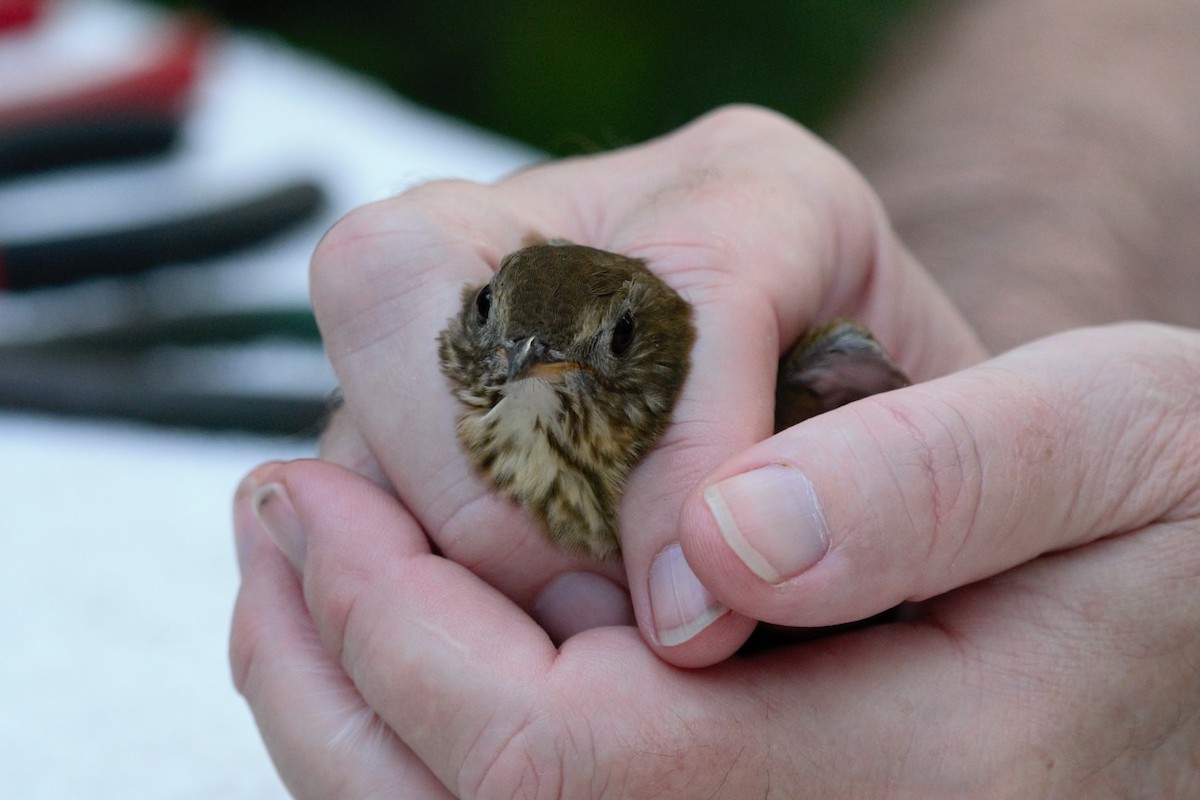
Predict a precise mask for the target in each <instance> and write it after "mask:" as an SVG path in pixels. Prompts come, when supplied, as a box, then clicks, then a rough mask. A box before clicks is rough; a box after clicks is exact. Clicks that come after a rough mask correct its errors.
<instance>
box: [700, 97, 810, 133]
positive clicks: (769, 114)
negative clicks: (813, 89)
mask: <svg viewBox="0 0 1200 800" xmlns="http://www.w3.org/2000/svg"><path fill="white" fill-rule="evenodd" d="M696 127H697V129H699V130H702V131H704V132H705V133H707V134H710V135H717V136H720V137H726V136H733V137H750V138H754V137H758V136H761V135H763V134H779V133H787V134H795V133H796V132H798V131H801V130H803V128H802V127H801V126H800V125H799V124H798V123H797V122H795V121H794V120H792V119H791V118H790V117H787V116H785V115H783V114H781V113H779V112H777V111H773V110H771V109H768V108H764V107H762V106H756V105H752V104H748V103H731V104H728V105H724V106H720V107H718V108H716V109H714V110H713V111H710V112H708V113H707V114H705V115H704V116H702V117H700V118H699V120H697V122H696Z"/></svg>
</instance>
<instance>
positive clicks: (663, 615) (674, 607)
mask: <svg viewBox="0 0 1200 800" xmlns="http://www.w3.org/2000/svg"><path fill="white" fill-rule="evenodd" d="M728 611H729V609H727V608H725V606H723V605H721V604H720V603H718V602H717V600H716V598H715V597H713V596H712V594H711V593H710V592H709V591H708V589H705V588H704V584H702V583H700V579H699V578H697V577H696V573H694V572H692V568H691V567H689V566H688V563H687V559H686V558H684V557H683V550H682V548H680V546H679V545H678V544H672V545H668V546H667V547H666V548H664V549H663V550H662V551H661V552H660V553H659V554H658V555H656V556H655V557H654V561H652V562H651V563H650V613H651V614H652V615H653V617H654V633H655V636H656V637H657V638H658V643H659V644H661V645H662V646H664V647H674V646H676V645H679V644H683V643H684V642H686V641H688V640H689V639H692V638H693V637H695V636H696V634H698V633H700V631H702V630H704V629H705V628H707V627H708V626H709V625H711V624H712V623H713V622H715V621H716V620H718V619H720V618H721V617H723V616H724V615H725V614H726V613H727V612H728Z"/></svg>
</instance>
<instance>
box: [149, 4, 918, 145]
mask: <svg viewBox="0 0 1200 800" xmlns="http://www.w3.org/2000/svg"><path fill="white" fill-rule="evenodd" d="M158 1H159V3H160V4H161V5H167V6H173V7H186V8H192V9H197V8H198V9H200V10H202V11H204V12H206V13H207V14H209V15H210V16H212V17H214V18H216V19H217V20H219V21H221V22H223V23H225V24H228V25H232V26H238V27H244V28H251V29H258V30H264V31H269V32H272V33H275V34H278V35H279V36H282V37H283V38H284V39H286V40H287V41H289V42H291V43H292V44H294V45H297V46H299V47H302V48H304V49H307V50H311V51H315V52H318V53H321V54H323V55H325V56H327V57H329V58H331V59H333V60H335V61H337V62H340V63H342V64H345V65H346V66H349V67H351V68H353V69H355V70H358V71H360V72H364V73H367V74H370V75H373V76H375V77H376V78H378V79H380V80H381V81H383V82H384V83H386V84H388V85H389V86H391V87H393V88H394V89H396V90H397V91H398V92H400V93H401V94H403V95H405V96H407V97H409V98H410V99H412V100H415V101H417V102H419V103H422V104H424V105H427V106H429V107H431V108H435V109H439V110H441V111H445V112H447V113H450V114H453V115H455V116H458V117H461V118H463V119H467V120H470V121H472V122H474V123H476V124H478V125H481V126H483V127H486V128H490V129H492V130H495V131H499V132H501V133H504V134H507V135H508V136H511V137H514V138H516V139H519V140H522V141H524V142H527V143H529V144H532V145H534V146H536V147H539V148H542V149H544V150H547V151H549V152H550V153H552V154H555V155H570V154H575V153H579V152H589V151H594V150H597V149H608V148H611V147H615V146H618V145H622V144H627V143H630V142H635V141H641V140H643V139H646V138H648V137H651V136H655V135H657V134H660V133H663V132H666V131H668V130H671V129H673V128H676V127H678V126H679V125H681V124H683V123H684V122H686V121H688V120H690V119H692V118H694V117H696V116H698V115H699V114H701V113H703V112H705V111H707V110H709V109H711V108H713V107H715V106H717V105H720V104H722V103H728V102H733V101H741V102H753V103H759V104H762V105H766V106H769V107H771V108H774V109H777V110H779V111H782V112H784V113H786V114H788V115H790V116H792V117H793V118H795V119H797V120H799V121H801V122H803V123H804V124H806V125H808V126H809V127H811V128H814V129H815V130H817V131H819V132H820V131H822V130H825V129H826V128H827V126H828V125H829V123H830V122H831V120H832V119H833V118H834V116H835V114H836V112H837V110H838V107H839V104H840V103H842V102H844V101H845V98H846V97H847V94H848V92H849V91H850V90H851V89H852V88H853V87H854V85H855V84H856V82H857V81H858V80H859V78H860V77H861V76H862V75H863V74H864V71H865V70H867V69H869V66H870V63H871V59H872V57H873V56H874V55H875V54H877V53H878V51H879V48H880V47H881V46H882V44H883V43H884V42H885V40H886V39H887V38H888V37H889V36H890V35H891V34H892V33H893V32H894V31H895V29H896V26H897V25H898V24H899V23H900V22H902V21H903V20H904V19H905V18H906V17H907V16H908V15H909V14H911V13H912V12H913V11H914V10H915V9H916V8H917V7H918V6H920V5H922V4H924V3H925V2H927V0H808V1H806V0H790V1H787V0H765V1H764V2H746V0H741V1H740V2H739V0H706V1H705V2H682V0H669V1H666V2H654V1H653V0H611V1H610V2H593V3H572V2H562V1H561V0H497V1H496V2H486V1H485V2H469V1H468V0H407V1H406V2H399V3H386V2H382V3H381V2H369V0H342V2H337V3H333V2H319V1H318V0H248V1H245V0H243V1H241V2H239V0H183V1H182V2H179V1H177V0H158Z"/></svg>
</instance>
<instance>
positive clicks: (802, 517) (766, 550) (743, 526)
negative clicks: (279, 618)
mask: <svg viewBox="0 0 1200 800" xmlns="http://www.w3.org/2000/svg"><path fill="white" fill-rule="evenodd" d="M704 502H706V503H707V504H708V508H709V511H711V512H712V515H713V519H715V520H716V522H717V527H718V528H720V529H721V535H722V536H723V537H725V542H726V544H728V545H729V547H730V549H731V550H733V552H734V553H736V554H737V556H738V558H740V559H741V560H742V562H743V563H745V565H746V566H747V567H748V568H749V569H750V571H751V572H753V573H754V574H755V575H757V576H758V577H760V578H762V579H763V580H764V581H766V582H767V583H771V584H776V583H779V582H781V581H784V580H787V579H788V578H791V577H793V576H795V575H799V574H800V573H801V572H803V571H804V570H806V569H808V568H810V567H812V566H813V565H814V564H816V563H817V562H818V561H820V560H821V559H822V558H823V557H824V556H825V552H826V550H828V549H829V528H828V526H827V524H826V522H825V512H824V511H823V510H822V509H821V504H820V502H818V500H817V495H816V492H814V491H813V485H812V481H810V480H809V479H808V477H807V476H805V474H804V473H803V472H801V471H800V470H798V469H796V468H794V467H784V466H769V467H759V468H758V469H756V470H752V471H750V472H745V473H742V474H741V475H735V476H734V477H732V478H726V479H725V480H723V481H721V482H720V483H716V484H713V485H712V486H709V487H708V488H707V489H705V490H704Z"/></svg>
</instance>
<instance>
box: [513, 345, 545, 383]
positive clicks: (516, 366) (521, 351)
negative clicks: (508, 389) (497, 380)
mask: <svg viewBox="0 0 1200 800" xmlns="http://www.w3.org/2000/svg"><path fill="white" fill-rule="evenodd" d="M545 353H546V347H545V345H543V344H542V343H541V342H539V341H538V340H537V337H536V336H528V337H526V338H524V339H520V340H518V341H515V342H513V343H512V344H508V345H505V346H504V355H505V356H507V357H508V381H509V383H511V382H513V381H515V380H519V379H520V378H522V377H524V376H525V373H526V372H528V371H529V370H530V369H531V368H532V367H534V366H536V365H537V364H538V363H540V362H541V360H542V356H543V355H545Z"/></svg>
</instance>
